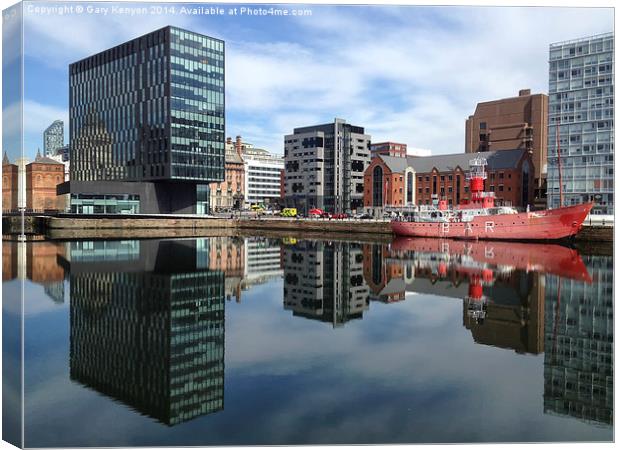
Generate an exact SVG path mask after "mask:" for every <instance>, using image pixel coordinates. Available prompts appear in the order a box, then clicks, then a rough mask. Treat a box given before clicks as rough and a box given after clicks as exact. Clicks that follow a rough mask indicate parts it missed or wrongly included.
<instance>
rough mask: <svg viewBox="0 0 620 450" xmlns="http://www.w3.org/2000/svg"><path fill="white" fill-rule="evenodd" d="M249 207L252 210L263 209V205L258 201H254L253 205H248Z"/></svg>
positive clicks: (259, 210)
mask: <svg viewBox="0 0 620 450" xmlns="http://www.w3.org/2000/svg"><path fill="white" fill-rule="evenodd" d="M250 208H252V211H258V212H261V211H264V210H265V207H264V206H263V205H259V204H258V203H254V204H253V205H251V206H250Z"/></svg>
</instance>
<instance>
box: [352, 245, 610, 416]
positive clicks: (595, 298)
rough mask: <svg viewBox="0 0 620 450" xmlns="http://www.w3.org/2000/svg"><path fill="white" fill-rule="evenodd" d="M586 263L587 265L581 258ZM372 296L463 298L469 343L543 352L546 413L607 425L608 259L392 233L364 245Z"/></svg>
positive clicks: (387, 298)
mask: <svg viewBox="0 0 620 450" xmlns="http://www.w3.org/2000/svg"><path fill="white" fill-rule="evenodd" d="M584 259H585V262H584ZM364 276H365V278H366V280H367V283H368V286H369V287H370V290H371V299H372V300H377V301H382V302H387V303H391V302H394V301H402V300H404V299H405V295H406V293H407V292H415V293H423V294H429V295H437V296H441V297H452V298H458V299H462V301H463V326H464V327H465V328H467V329H468V330H470V332H471V334H472V337H473V339H474V341H475V342H476V343H479V344H485V345H491V346H495V347H498V348H505V349H511V350H514V351H516V352H517V353H531V354H539V353H542V352H544V407H543V408H544V412H545V413H546V414H554V415H561V416H571V417H575V418H577V419H579V420H583V421H585V422H589V423H594V424H598V425H602V426H609V425H611V424H612V422H613V300H612V299H613V293H612V288H613V259H612V258H611V257H607V256H590V255H588V256H585V257H584V258H582V257H581V256H580V255H579V253H578V252H577V251H576V250H573V249H570V248H566V247H563V246H559V245H548V244H525V243H514V242H510V243H507V242H473V241H454V240H439V239H410V238H398V239H396V240H395V241H394V242H392V244H390V245H371V244H366V245H364Z"/></svg>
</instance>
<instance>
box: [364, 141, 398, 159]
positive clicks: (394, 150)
mask: <svg viewBox="0 0 620 450" xmlns="http://www.w3.org/2000/svg"><path fill="white" fill-rule="evenodd" d="M379 155H385V156H397V157H399V158H404V157H406V156H407V144H399V143H397V142H378V143H376V144H370V157H371V158H374V157H375V156H379Z"/></svg>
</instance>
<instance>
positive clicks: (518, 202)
mask: <svg viewBox="0 0 620 450" xmlns="http://www.w3.org/2000/svg"><path fill="white" fill-rule="evenodd" d="M479 156H482V157H484V158H486V160H487V173H488V178H487V180H486V181H485V190H486V191H490V192H494V193H495V196H496V202H497V204H506V205H507V204H510V205H513V206H521V207H525V206H527V205H528V204H529V205H533V202H534V177H533V174H534V165H533V163H532V157H531V154H530V153H529V152H528V151H527V150H525V149H514V150H498V151H489V152H482V153H481V154H480V155H479ZM471 159H473V156H472V155H470V154H467V153H457V154H453V155H437V156H425V157H407V158H398V157H391V156H378V157H377V158H374V159H373V160H372V161H371V163H370V166H369V167H368V169H367V170H366V172H365V173H364V207H365V208H381V207H385V206H392V207H400V206H406V205H411V204H416V205H430V204H432V201H433V198H435V197H434V196H436V198H438V199H445V200H447V201H448V204H449V205H457V204H459V203H461V202H462V201H464V200H468V199H469V184H468V183H467V180H466V175H467V173H468V172H469V163H470V160H471Z"/></svg>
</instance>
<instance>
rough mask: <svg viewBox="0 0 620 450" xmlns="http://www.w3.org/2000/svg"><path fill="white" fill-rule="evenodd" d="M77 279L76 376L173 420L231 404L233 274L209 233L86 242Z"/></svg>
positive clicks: (65, 261)
mask: <svg viewBox="0 0 620 450" xmlns="http://www.w3.org/2000/svg"><path fill="white" fill-rule="evenodd" d="M60 263H61V265H62V266H63V267H64V268H65V270H66V271H67V272H68V273H69V280H70V283H69V285H70V327H71V331H70V361H69V363H70V376H71V379H72V380H74V381H76V382H79V383H81V384H83V385H84V386H87V387H89V388H92V389H94V390H96V391H97V392H100V393H102V394H104V395H106V396H109V397H111V398H113V399H116V400H118V401H120V402H122V403H124V404H126V405H128V406H130V407H131V408H133V409H135V410H136V411H138V412H140V413H142V414H144V415H147V416H149V417H152V418H154V419H156V420H158V421H160V422H162V423H164V424H166V425H175V424H178V423H181V422H184V421H187V420H190V419H192V418H195V417H198V416H201V415H204V414H209V413H213V412H216V411H219V410H221V409H223V407H224V297H225V294H224V273H223V271H221V270H212V269H210V268H209V240H208V239H197V240H186V241H165V240H162V241H159V240H154V241H137V240H129V241H98V242H89V241H80V242H71V243H69V244H68V245H67V253H66V257H60Z"/></svg>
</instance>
